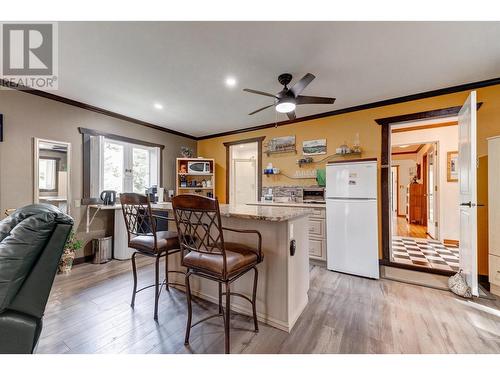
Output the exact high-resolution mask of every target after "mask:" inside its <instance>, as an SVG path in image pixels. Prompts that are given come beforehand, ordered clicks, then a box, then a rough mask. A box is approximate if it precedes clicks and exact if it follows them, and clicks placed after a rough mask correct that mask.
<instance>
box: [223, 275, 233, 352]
mask: <svg viewBox="0 0 500 375" xmlns="http://www.w3.org/2000/svg"><path fill="white" fill-rule="evenodd" d="M230 320H231V287H230V286H229V283H228V282H226V319H225V320H224V334H225V337H224V342H225V347H226V354H229V352H230V342H229V336H230V335H229V329H230V326H231V324H230Z"/></svg>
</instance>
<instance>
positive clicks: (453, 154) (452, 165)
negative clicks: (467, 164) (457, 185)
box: [446, 151, 458, 182]
mask: <svg viewBox="0 0 500 375" xmlns="http://www.w3.org/2000/svg"><path fill="white" fill-rule="evenodd" d="M446 156H447V157H446V159H447V161H446V171H447V172H446V179H447V181H448V182H458V151H448V153H447V154H446Z"/></svg>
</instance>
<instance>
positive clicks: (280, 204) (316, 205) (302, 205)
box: [247, 202, 326, 209]
mask: <svg viewBox="0 0 500 375" xmlns="http://www.w3.org/2000/svg"><path fill="white" fill-rule="evenodd" d="M247 205H249V206H270V207H272V206H274V207H298V208H311V209H312V208H326V203H296V202H255V203H247Z"/></svg>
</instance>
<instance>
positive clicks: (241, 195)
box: [224, 137, 263, 205]
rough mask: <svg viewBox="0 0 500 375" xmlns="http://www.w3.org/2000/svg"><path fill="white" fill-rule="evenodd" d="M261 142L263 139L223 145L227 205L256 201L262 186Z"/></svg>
mask: <svg viewBox="0 0 500 375" xmlns="http://www.w3.org/2000/svg"><path fill="white" fill-rule="evenodd" d="M262 140H263V137H260V138H252V139H247V140H241V141H237V142H228V143H224V145H225V146H226V158H227V159H226V167H227V173H226V201H227V203H229V204H235V205H242V204H243V205H244V204H247V203H255V202H257V201H258V199H259V196H260V194H261V192H260V190H261V184H262V182H261V181H262V175H261V173H260V170H261V165H262V161H261V154H262Z"/></svg>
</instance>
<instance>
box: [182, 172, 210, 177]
mask: <svg viewBox="0 0 500 375" xmlns="http://www.w3.org/2000/svg"><path fill="white" fill-rule="evenodd" d="M178 175H179V176H213V175H214V174H213V173H181V172H179V173H178Z"/></svg>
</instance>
